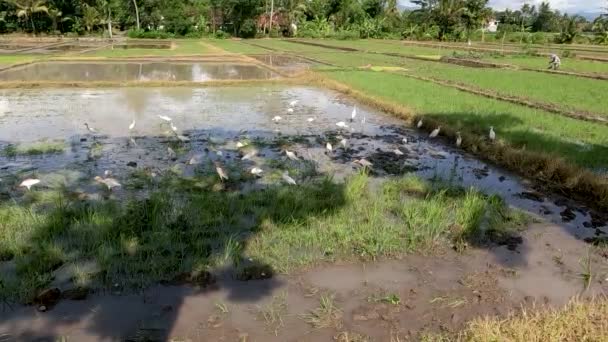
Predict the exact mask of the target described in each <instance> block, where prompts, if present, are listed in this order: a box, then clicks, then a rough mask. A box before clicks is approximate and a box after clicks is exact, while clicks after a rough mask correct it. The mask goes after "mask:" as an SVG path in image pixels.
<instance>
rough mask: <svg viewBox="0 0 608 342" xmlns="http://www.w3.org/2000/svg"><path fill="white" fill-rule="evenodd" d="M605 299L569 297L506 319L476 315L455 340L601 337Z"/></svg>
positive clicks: (607, 328) (607, 310) (535, 341)
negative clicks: (557, 306) (558, 305)
mask: <svg viewBox="0 0 608 342" xmlns="http://www.w3.org/2000/svg"><path fill="white" fill-rule="evenodd" d="M606 315H608V301H607V300H606V298H598V299H595V300H590V301H580V300H573V301H572V302H570V303H569V304H568V305H566V306H565V307H564V308H562V309H557V310H556V309H548V310H544V311H536V310H535V311H526V310H522V311H521V313H518V314H512V315H511V316H510V317H509V318H507V319H500V318H496V317H486V318H480V319H476V320H474V321H473V322H471V323H470V324H469V325H468V327H467V328H466V329H465V330H464V331H463V332H462V333H461V334H460V336H459V337H458V339H457V340H458V341H470V342H476V341H480V342H481V341H513V342H558V341H604V340H605V339H606V336H608V323H607V322H606V319H605V318H606Z"/></svg>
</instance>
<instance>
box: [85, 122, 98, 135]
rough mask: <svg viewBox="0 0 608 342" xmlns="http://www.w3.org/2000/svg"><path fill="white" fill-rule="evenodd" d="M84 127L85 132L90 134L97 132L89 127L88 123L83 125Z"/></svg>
mask: <svg viewBox="0 0 608 342" xmlns="http://www.w3.org/2000/svg"><path fill="white" fill-rule="evenodd" d="M84 126H85V127H86V128H87V131H89V132H91V133H97V130H96V129H95V128H93V127H91V126H89V124H88V123H86V122H85V123H84Z"/></svg>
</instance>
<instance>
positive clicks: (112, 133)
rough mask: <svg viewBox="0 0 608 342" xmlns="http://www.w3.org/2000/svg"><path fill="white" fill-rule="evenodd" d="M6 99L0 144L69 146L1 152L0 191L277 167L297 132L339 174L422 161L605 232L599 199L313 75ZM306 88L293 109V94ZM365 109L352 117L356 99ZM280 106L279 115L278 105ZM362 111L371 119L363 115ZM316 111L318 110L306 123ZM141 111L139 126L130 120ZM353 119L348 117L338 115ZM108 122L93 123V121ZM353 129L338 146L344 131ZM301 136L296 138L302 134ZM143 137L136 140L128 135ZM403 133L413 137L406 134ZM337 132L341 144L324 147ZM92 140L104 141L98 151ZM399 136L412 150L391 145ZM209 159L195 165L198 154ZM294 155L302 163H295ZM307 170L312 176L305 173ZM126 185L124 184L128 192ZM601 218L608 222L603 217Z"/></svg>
mask: <svg viewBox="0 0 608 342" xmlns="http://www.w3.org/2000/svg"><path fill="white" fill-rule="evenodd" d="M0 95H2V97H1V100H0V148H2V149H3V148H5V147H6V146H7V145H8V144H19V143H24V144H27V143H32V142H36V141H40V140H47V141H54V140H63V141H65V142H66V149H65V151H64V153H61V154H52V155H44V156H17V157H13V158H7V157H5V156H2V157H0V178H2V179H4V181H3V182H2V183H0V184H1V185H0V195H1V197H0V198H5V197H9V196H14V195H15V194H16V193H17V192H18V191H19V190H16V189H15V187H14V185H15V184H18V183H17V181H18V180H20V179H22V178H25V177H29V176H32V175H35V176H37V177H40V178H41V179H42V181H43V183H42V186H41V188H44V186H53V184H56V183H57V182H65V183H67V184H68V187H69V188H73V189H75V190H78V191H84V192H90V193H94V192H96V191H97V192H98V191H99V187H98V186H97V185H95V184H94V182H93V181H92V178H93V177H94V176H95V175H101V174H103V172H104V170H111V171H113V173H114V176H115V177H116V178H118V179H119V180H120V181H121V182H123V183H126V182H128V180H129V175H130V173H131V172H132V171H134V170H136V169H138V170H142V169H145V170H148V171H150V172H154V173H156V174H163V173H164V172H167V171H168V170H169V169H174V170H175V169H176V168H177V169H179V170H181V172H183V174H184V175H186V176H187V175H191V174H194V173H196V172H197V171H200V169H201V168H208V169H211V170H212V168H211V165H212V164H211V161H220V162H221V163H223V164H224V165H225V166H226V168H227V169H228V170H229V172H232V173H235V172H239V170H243V171H244V172H247V171H248V170H249V169H250V168H251V167H253V166H259V167H261V168H262V169H264V171H265V174H267V175H270V174H271V173H272V172H273V170H272V167H273V166H272V163H269V161H270V160H271V159H285V157H284V154H283V151H282V150H283V147H282V146H283V145H282V144H285V138H286V137H288V138H289V137H291V138H292V139H294V140H295V142H293V141H292V142H291V143H290V145H289V147H288V149H289V150H292V151H295V152H296V154H298V156H299V157H300V158H301V159H302V160H309V161H312V162H313V163H314V164H316V165H317V169H318V170H319V171H320V172H321V173H327V174H331V175H333V176H334V178H335V179H336V180H340V179H343V178H344V177H346V176H348V175H349V174H352V173H353V172H356V170H357V166H356V165H355V164H353V163H352V161H353V160H354V159H356V158H362V157H364V158H366V159H368V160H370V161H371V162H372V163H373V164H374V167H373V173H374V175H375V176H377V177H385V176H391V175H398V174H403V173H407V172H414V173H416V174H418V175H421V176H422V177H424V178H427V179H430V178H442V179H443V180H448V181H450V182H451V183H453V184H458V185H461V186H464V187H470V186H474V187H477V188H479V189H481V190H482V191H484V192H486V193H489V194H493V193H496V194H499V195H500V196H501V197H503V198H504V199H505V200H506V201H507V202H508V203H509V204H510V205H512V206H514V207H517V208H520V209H523V210H525V211H527V212H530V213H533V214H535V215H539V216H541V217H544V218H545V219H547V220H549V221H551V222H554V223H557V224H558V225H560V226H561V227H563V228H564V229H565V230H567V231H568V232H569V233H571V234H572V235H574V236H576V237H577V238H588V237H593V236H595V235H598V234H603V233H604V230H605V221H604V220H603V219H602V218H601V217H600V216H599V215H597V214H596V213H594V212H593V211H591V210H589V209H587V208H585V207H582V206H580V205H576V204H575V203H573V202H571V201H569V200H566V199H564V198H560V197H557V196H546V195H543V194H540V193H538V192H536V191H535V190H534V185H533V184H531V183H529V182H527V181H525V180H522V179H521V178H519V177H517V176H514V175H512V174H510V173H508V172H505V171H502V170H500V169H498V168H495V167H492V166H490V165H487V164H485V163H483V162H480V161H478V160H476V159H475V158H473V157H471V156H470V155H468V154H465V153H462V152H461V151H459V150H457V149H455V148H453V147H451V146H447V145H445V144H444V143H445V141H442V140H441V139H437V140H429V139H428V138H427V137H426V135H424V136H421V135H420V134H419V132H417V131H414V130H411V129H408V128H405V127H404V126H403V124H402V122H401V121H400V120H398V119H396V118H394V117H391V116H389V115H387V114H384V113H381V112H379V111H377V110H373V109H371V108H368V107H365V106H361V105H360V104H357V103H356V102H354V101H353V100H351V99H349V98H346V97H345V96H343V95H341V94H339V93H335V92H332V91H328V90H324V89H317V88H311V87H299V86H296V87H282V86H261V87H219V88H121V89H45V90H3V91H2V92H0ZM294 100H297V101H298V103H297V104H296V105H295V106H294V108H293V109H294V110H293V113H289V112H288V111H287V108H289V106H290V105H289V103H290V102H291V101H294ZM355 105H357V109H358V116H357V120H356V121H355V122H353V123H351V122H350V121H349V118H350V115H351V111H352V109H353V106H355ZM158 115H167V116H170V117H171V118H172V119H173V123H174V125H175V126H176V128H177V130H178V133H179V134H182V135H184V136H187V137H188V138H189V139H190V142H188V143H185V144H181V145H179V146H180V147H181V150H180V152H179V156H178V157H177V158H176V159H171V158H169V156H168V153H167V146H169V144H171V146H174V147H175V146H176V145H175V144H177V139H176V138H175V136H174V135H173V134H172V133H171V131H170V128H169V126H168V125H167V124H166V123H163V121H162V120H161V119H159V117H158ZM277 115H278V116H281V117H282V120H280V121H279V122H278V123H276V122H273V120H272V119H273V117H274V116H277ZM363 117H365V119H366V122H365V124H363V123H361V119H362V118H363ZM308 118H313V119H314V122H313V123H309V122H308V121H307V119H308ZM132 120H135V121H136V126H135V129H134V130H133V131H132V132H129V129H128V126H129V124H130V123H131V121H132ZM339 121H344V122H346V124H347V125H349V128H348V129H340V128H339V127H337V126H336V123H337V122H339ZM85 122H87V123H88V124H89V125H90V126H91V127H94V128H95V129H96V130H98V131H99V133H98V134H95V135H91V134H89V133H88V132H87V131H86V129H85V127H84V123H85ZM337 135H341V136H342V137H345V138H347V139H348V146H347V148H346V149H345V148H341V147H340V146H339V144H338V143H337V141H338V140H339V138H336V136H337ZM294 137H295V138H294ZM131 138H132V139H133V140H134V141H135V144H136V145H134V144H133V143H132V142H130V139H131ZM403 138H407V140H408V142H407V143H406V144H404V143H403V142H402V140H403ZM244 140H250V141H252V142H258V143H259V144H260V146H259V147H258V154H257V156H255V157H254V158H252V160H247V161H243V160H241V157H242V155H243V154H244V153H246V152H247V151H250V148H249V149H245V152H243V151H239V150H238V149H237V148H236V142H237V141H244ZM327 141H331V142H332V143H333V145H334V151H333V152H331V153H327V152H326V150H325V143H326V142H327ZM94 145H97V146H98V148H97V149H98V151H97V152H96V155H95V156H92V152H91V151H92V150H93V149H94V147H93V146H94ZM396 148H399V149H400V150H401V151H402V152H403V153H404V155H403V156H397V155H396V154H395V153H394V152H393V151H394V150H395V149H396ZM193 157H194V158H195V159H200V160H201V162H200V164H199V163H195V165H189V164H188V161H190V160H191V158H193ZM296 164H297V163H296ZM296 180H297V181H298V182H302V181H306V177H305V176H302V178H297V179H296ZM273 181H275V180H274V179H272V178H271V177H267V176H265V177H263V178H262V179H259V180H249V181H246V182H245V184H243V187H244V188H247V187H250V186H264V184H267V183H270V182H273ZM126 192H127V190H124V189H121V190H118V191H117V193H116V196H121V193H126ZM602 226H603V227H602Z"/></svg>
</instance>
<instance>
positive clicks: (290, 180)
mask: <svg viewBox="0 0 608 342" xmlns="http://www.w3.org/2000/svg"><path fill="white" fill-rule="evenodd" d="M281 178H283V180H284V181H285V182H286V183H287V184H289V185H297V183H296V181H295V180H294V179H293V178H291V177H290V176H289V172H287V171H285V172H283V174H282V175H281Z"/></svg>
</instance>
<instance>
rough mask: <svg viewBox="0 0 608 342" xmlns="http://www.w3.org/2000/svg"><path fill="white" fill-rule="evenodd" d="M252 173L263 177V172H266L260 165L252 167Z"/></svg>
mask: <svg viewBox="0 0 608 342" xmlns="http://www.w3.org/2000/svg"><path fill="white" fill-rule="evenodd" d="M250 172H251V174H252V175H254V176H257V177H261V176H262V172H264V170H262V169H260V168H259V167H254V168H252V169H251V171H250Z"/></svg>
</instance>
